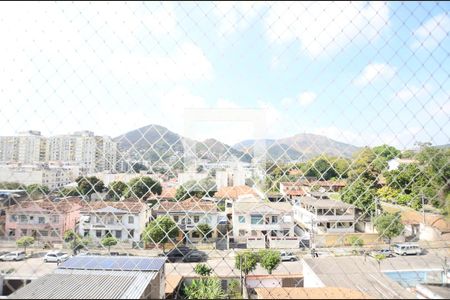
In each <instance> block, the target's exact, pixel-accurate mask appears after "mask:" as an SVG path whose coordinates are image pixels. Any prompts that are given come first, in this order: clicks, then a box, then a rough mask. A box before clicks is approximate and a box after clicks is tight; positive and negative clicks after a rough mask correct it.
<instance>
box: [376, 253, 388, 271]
mask: <svg viewBox="0 0 450 300" xmlns="http://www.w3.org/2000/svg"><path fill="white" fill-rule="evenodd" d="M374 258H375V260H376V261H377V263H378V269H379V268H380V264H381V261H382V260H384V259H386V255H384V254H381V253H377V254H375V256H374Z"/></svg>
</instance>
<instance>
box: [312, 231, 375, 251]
mask: <svg viewBox="0 0 450 300" xmlns="http://www.w3.org/2000/svg"><path fill="white" fill-rule="evenodd" d="M352 236H355V237H357V238H359V239H361V240H362V241H363V243H364V245H371V244H379V243H382V242H383V240H382V239H381V238H380V236H379V235H378V234H377V233H346V234H337V233H336V234H332V233H326V234H316V235H314V238H313V241H314V245H315V247H318V248H319V247H339V246H351V243H350V238H351V237H352Z"/></svg>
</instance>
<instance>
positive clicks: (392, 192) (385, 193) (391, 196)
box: [376, 185, 400, 202]
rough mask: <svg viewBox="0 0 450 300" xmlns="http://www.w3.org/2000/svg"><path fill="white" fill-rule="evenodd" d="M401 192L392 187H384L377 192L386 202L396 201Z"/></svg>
mask: <svg viewBox="0 0 450 300" xmlns="http://www.w3.org/2000/svg"><path fill="white" fill-rule="evenodd" d="M399 193H400V191H399V190H397V189H394V188H392V187H390V186H387V185H386V186H383V187H382V188H379V189H378V190H377V192H376V194H377V196H378V197H379V198H380V199H382V200H384V201H389V202H392V201H394V200H395V199H396V198H397V197H398V195H399Z"/></svg>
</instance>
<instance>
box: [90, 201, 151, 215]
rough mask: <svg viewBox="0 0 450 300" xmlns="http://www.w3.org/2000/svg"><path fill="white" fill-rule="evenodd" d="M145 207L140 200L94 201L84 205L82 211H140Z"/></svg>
mask: <svg viewBox="0 0 450 300" xmlns="http://www.w3.org/2000/svg"><path fill="white" fill-rule="evenodd" d="M146 208H147V205H146V204H145V203H143V202H141V201H127V200H124V201H96V202H90V203H89V205H86V206H85V207H84V208H83V209H82V212H90V213H94V212H98V213H101V212H111V213H114V212H131V213H140V212H142V211H143V210H145V209H146Z"/></svg>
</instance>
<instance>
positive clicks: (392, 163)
mask: <svg viewBox="0 0 450 300" xmlns="http://www.w3.org/2000/svg"><path fill="white" fill-rule="evenodd" d="M417 163H419V161H417V160H415V159H402V158H393V159H391V160H389V161H388V170H389V171H392V170H397V169H398V167H399V166H400V165H404V164H417Z"/></svg>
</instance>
